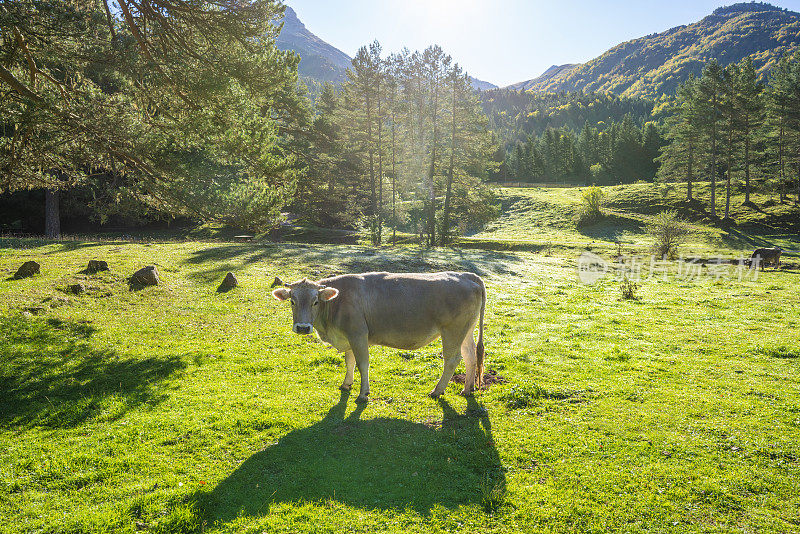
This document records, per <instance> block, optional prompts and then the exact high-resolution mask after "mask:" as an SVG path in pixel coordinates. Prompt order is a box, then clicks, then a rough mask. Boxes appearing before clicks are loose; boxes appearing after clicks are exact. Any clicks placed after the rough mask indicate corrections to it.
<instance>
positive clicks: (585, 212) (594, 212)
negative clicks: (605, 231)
mask: <svg viewBox="0 0 800 534" xmlns="http://www.w3.org/2000/svg"><path fill="white" fill-rule="evenodd" d="M602 217H603V190H602V189H600V188H599V187H596V186H593V187H589V188H588V189H584V190H583V192H582V193H581V205H580V208H578V224H579V225H580V224H589V223H593V222H595V221H598V220H599V219H601V218H602Z"/></svg>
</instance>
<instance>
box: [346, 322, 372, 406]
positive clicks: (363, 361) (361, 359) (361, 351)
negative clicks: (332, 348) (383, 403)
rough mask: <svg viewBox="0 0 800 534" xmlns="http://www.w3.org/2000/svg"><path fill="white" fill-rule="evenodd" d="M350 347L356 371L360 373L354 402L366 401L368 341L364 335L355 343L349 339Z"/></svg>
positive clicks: (367, 393)
mask: <svg viewBox="0 0 800 534" xmlns="http://www.w3.org/2000/svg"><path fill="white" fill-rule="evenodd" d="M350 347H351V349H352V351H353V357H354V359H355V361H356V365H357V366H358V372H359V374H360V375H361V391H360V392H359V393H358V398H356V402H358V403H364V402H367V397H368V396H369V343H368V342H367V338H366V336H364V338H363V339H359V340H358V341H357V342H356V343H353V340H350Z"/></svg>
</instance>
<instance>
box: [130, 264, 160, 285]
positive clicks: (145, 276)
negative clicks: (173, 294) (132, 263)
mask: <svg viewBox="0 0 800 534" xmlns="http://www.w3.org/2000/svg"><path fill="white" fill-rule="evenodd" d="M158 282H159V278H158V271H157V270H156V268H155V266H154V265H148V266H147V267H143V268H141V269H139V270H138V271H136V272H135V273H133V274H132V275H131V277H130V279H129V280H128V285H130V287H131V289H142V288H145V287H147V286H157V285H158Z"/></svg>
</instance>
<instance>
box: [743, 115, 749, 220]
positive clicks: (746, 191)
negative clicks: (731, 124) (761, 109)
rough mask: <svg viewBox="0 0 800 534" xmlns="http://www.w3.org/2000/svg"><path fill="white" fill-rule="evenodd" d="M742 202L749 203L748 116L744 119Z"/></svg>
mask: <svg viewBox="0 0 800 534" xmlns="http://www.w3.org/2000/svg"><path fill="white" fill-rule="evenodd" d="M744 203H745V204H750V118H749V117H745V119H744Z"/></svg>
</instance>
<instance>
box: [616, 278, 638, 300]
mask: <svg viewBox="0 0 800 534" xmlns="http://www.w3.org/2000/svg"><path fill="white" fill-rule="evenodd" d="M619 291H620V293H622V298H623V299H624V300H639V296H638V295H637V294H636V292H637V291H639V284H637V283H636V282H634V281H633V280H631V279H630V278H628V277H625V278H623V279H622V282H621V283H620V284H619Z"/></svg>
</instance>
